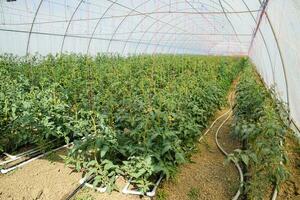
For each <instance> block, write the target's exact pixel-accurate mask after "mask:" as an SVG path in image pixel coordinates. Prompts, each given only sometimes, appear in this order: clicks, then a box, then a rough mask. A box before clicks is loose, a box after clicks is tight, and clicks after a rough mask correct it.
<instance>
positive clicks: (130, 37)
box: [122, 1, 216, 54]
mask: <svg viewBox="0 0 300 200" xmlns="http://www.w3.org/2000/svg"><path fill="white" fill-rule="evenodd" d="M212 2H214V1H212ZM175 3H176V4H178V3H180V2H175ZM181 3H183V2H181ZM201 3H202V2H201ZM173 4H174V3H169V4H166V5H165V6H170V5H173ZM205 5H206V4H205ZM165 6H162V7H159V8H157V9H156V10H159V9H161V8H163V7H165ZM212 8H215V7H212ZM215 9H216V8H215ZM165 16H166V15H165ZM165 16H163V17H165ZM147 17H148V16H144V18H143V19H142V20H140V21H139V23H138V24H137V25H136V26H135V27H134V29H133V30H132V31H131V32H130V34H129V36H128V38H127V39H128V40H129V39H130V38H131V36H132V34H133V33H134V31H135V30H136V29H137V28H138V27H139V25H140V24H141V23H142V22H144V20H145V19H146V18H147ZM156 22H157V20H156ZM151 27H152V26H151ZM147 30H149V29H148V28H147ZM146 32H147V31H145V32H144V33H143V35H144V34H145V33H146ZM142 37H143V36H142ZM126 46H127V43H125V44H124V46H123V50H122V54H124V50H125V48H126Z"/></svg>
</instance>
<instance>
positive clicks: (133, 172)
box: [0, 54, 245, 192]
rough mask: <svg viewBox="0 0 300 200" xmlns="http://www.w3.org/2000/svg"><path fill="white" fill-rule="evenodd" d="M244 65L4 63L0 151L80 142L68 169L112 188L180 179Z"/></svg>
mask: <svg viewBox="0 0 300 200" xmlns="http://www.w3.org/2000/svg"><path fill="white" fill-rule="evenodd" d="M244 63H245V60H244V59H242V58H229V57H202V56H188V55H185V56H172V55H157V56H144V55H142V56H131V57H127V58H124V57H119V56H107V55H106V56H105V55H97V56H96V57H89V56H84V55H74V54H71V55H66V54H64V55H55V56H54V55H49V56H47V57H40V56H34V57H31V58H28V57H26V58H23V57H22V58H20V57H15V56H11V55H4V56H2V57H1V63H0V65H1V66H0V77H1V79H2V80H4V81H2V82H1V83H0V87H1V91H0V92H1V93H0V110H1V111H0V112H1V113H0V115H1V122H0V123H1V124H0V128H1V136H0V148H1V149H0V151H1V150H2V151H11V150H14V149H17V148H19V147H20V146H23V145H25V144H43V143H44V142H46V141H49V140H50V139H53V138H64V139H65V140H66V141H67V142H68V141H74V147H73V148H72V149H71V150H70V152H69V157H68V160H67V161H68V163H69V164H73V165H74V166H75V168H76V169H77V170H84V171H85V172H87V173H88V174H89V175H92V176H95V179H94V180H95V181H94V185H106V186H108V188H109V190H112V189H114V188H115V184H114V182H115V179H116V176H119V175H123V176H128V177H132V178H133V183H134V184H135V185H136V186H137V187H139V188H141V190H142V191H143V192H145V191H147V190H148V189H149V188H150V187H151V186H152V184H153V178H155V176H156V175H158V174H164V175H166V176H167V177H169V176H170V175H172V174H174V172H175V171H176V166H177V165H178V164H180V163H183V162H186V161H187V160H188V159H189V155H190V153H191V152H192V151H193V150H194V149H195V141H196V139H197V137H199V135H200V134H201V130H203V129H204V128H205V127H206V126H207V123H208V121H209V119H210V117H212V115H213V113H214V112H215V111H216V110H217V109H219V108H220V107H221V106H222V105H223V104H224V103H225V96H226V94H227V91H228V89H229V87H230V85H231V82H232V80H233V79H234V78H235V77H236V75H237V74H238V73H239V71H240V70H241V68H242V67H243V65H244Z"/></svg>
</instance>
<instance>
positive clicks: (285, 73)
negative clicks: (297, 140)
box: [265, 11, 291, 123]
mask: <svg viewBox="0 0 300 200" xmlns="http://www.w3.org/2000/svg"><path fill="white" fill-rule="evenodd" d="M265 16H266V19H267V21H268V23H269V25H270V28H271V30H272V33H273V36H274V39H275V42H276V46H277V50H278V52H279V56H280V60H281V64H282V69H283V75H284V79H285V87H286V88H285V89H286V100H287V106H288V109H289V110H288V115H289V123H291V113H290V95H289V83H288V78H287V72H286V66H285V62H284V59H283V53H282V50H281V48H280V44H279V40H278V38H277V35H276V32H275V29H274V27H273V25H272V23H271V20H270V18H269V15H268V13H267V11H266V12H265Z"/></svg>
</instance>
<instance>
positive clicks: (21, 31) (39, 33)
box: [0, 28, 166, 46]
mask: <svg viewBox="0 0 300 200" xmlns="http://www.w3.org/2000/svg"><path fill="white" fill-rule="evenodd" d="M0 31H6V32H14V33H16V32H17V33H29V31H23V30H12V29H2V28H0ZM32 33H34V34H37V35H47V36H59V37H62V36H63V34H55V33H45V32H36V31H32ZM68 36H69V37H72V38H80V39H88V37H86V36H76V35H68ZM94 39H95V40H101V41H108V39H106V38H99V37H94ZM114 41H118V42H125V40H121V39H114ZM128 42H129V43H134V44H137V42H136V41H128ZM141 44H145V45H156V44H150V43H147V42H141ZM164 46H166V45H164Z"/></svg>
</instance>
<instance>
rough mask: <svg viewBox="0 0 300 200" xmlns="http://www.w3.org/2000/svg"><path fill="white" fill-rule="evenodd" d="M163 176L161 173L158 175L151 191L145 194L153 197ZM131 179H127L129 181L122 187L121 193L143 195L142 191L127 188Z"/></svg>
mask: <svg viewBox="0 0 300 200" xmlns="http://www.w3.org/2000/svg"><path fill="white" fill-rule="evenodd" d="M163 177H164V176H163V175H160V177H159V178H158V180H157V181H156V183H155V185H154V187H153V189H152V190H151V191H148V192H146V196H148V197H154V196H155V193H156V190H157V188H158V186H159V184H160V182H161V181H162V179H163ZM131 180H132V179H129V181H128V182H127V184H126V185H125V187H124V188H123V190H122V193H123V194H133V195H145V194H144V193H143V192H140V191H138V190H130V189H129V186H130V184H131Z"/></svg>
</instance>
